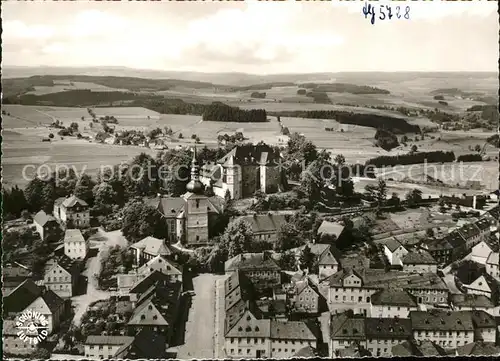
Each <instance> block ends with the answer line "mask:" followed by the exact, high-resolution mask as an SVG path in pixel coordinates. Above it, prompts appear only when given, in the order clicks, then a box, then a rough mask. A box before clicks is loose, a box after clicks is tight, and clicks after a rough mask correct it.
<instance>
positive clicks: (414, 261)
mask: <svg viewBox="0 0 500 361" xmlns="http://www.w3.org/2000/svg"><path fill="white" fill-rule="evenodd" d="M401 261H402V263H403V271H404V272H414V273H427V272H432V273H436V272H437V262H436V260H435V259H434V258H433V257H432V256H431V254H430V253H429V252H428V251H426V250H424V249H412V250H410V251H409V252H408V253H407V254H406V255H404V256H403V258H402V260H401Z"/></svg>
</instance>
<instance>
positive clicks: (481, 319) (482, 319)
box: [466, 310, 497, 329]
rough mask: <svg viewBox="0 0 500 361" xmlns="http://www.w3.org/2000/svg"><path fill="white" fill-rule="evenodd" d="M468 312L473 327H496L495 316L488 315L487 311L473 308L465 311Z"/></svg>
mask: <svg viewBox="0 0 500 361" xmlns="http://www.w3.org/2000/svg"><path fill="white" fill-rule="evenodd" d="M466 312H469V313H470V315H471V317H472V324H473V325H474V328H475V329H478V328H496V327H497V324H496V321H495V317H493V316H492V315H490V314H489V313H488V312H485V311H483V310H473V311H466Z"/></svg>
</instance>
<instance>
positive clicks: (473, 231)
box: [458, 223, 480, 239]
mask: <svg viewBox="0 0 500 361" xmlns="http://www.w3.org/2000/svg"><path fill="white" fill-rule="evenodd" d="M458 232H459V233H460V234H461V235H462V237H464V238H465V239H469V238H472V237H475V236H477V235H479V233H480V232H479V228H478V227H477V226H476V225H475V224H474V223H470V224H465V225H463V226H462V227H460V228H459V229H458Z"/></svg>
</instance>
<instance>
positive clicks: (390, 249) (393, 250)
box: [384, 238, 408, 266]
mask: <svg viewBox="0 0 500 361" xmlns="http://www.w3.org/2000/svg"><path fill="white" fill-rule="evenodd" d="M407 253H408V250H407V249H406V248H405V247H404V246H403V245H402V244H401V243H399V242H398V241H397V240H396V239H394V238H389V239H388V240H387V241H386V242H385V244H384V254H385V256H386V257H387V260H388V261H389V264H390V265H391V266H402V265H403V264H402V261H401V260H402V258H403V257H404V256H405V255H406V254H407Z"/></svg>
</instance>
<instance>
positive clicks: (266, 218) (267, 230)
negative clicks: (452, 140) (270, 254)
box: [238, 213, 286, 242]
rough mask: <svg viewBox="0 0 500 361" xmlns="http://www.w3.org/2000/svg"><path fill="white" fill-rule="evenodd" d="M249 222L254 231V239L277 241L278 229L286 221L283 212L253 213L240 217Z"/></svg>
mask: <svg viewBox="0 0 500 361" xmlns="http://www.w3.org/2000/svg"><path fill="white" fill-rule="evenodd" d="M238 219H241V220H243V221H245V222H247V223H248V224H250V227H251V229H252V232H253V238H254V240H259V241H268V242H275V241H276V236H277V234H278V231H279V230H280V229H281V226H282V225H284V224H285V223H286V218H285V215H283V214H271V213H269V214H260V215H258V214H252V215H248V216H241V217H238Z"/></svg>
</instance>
